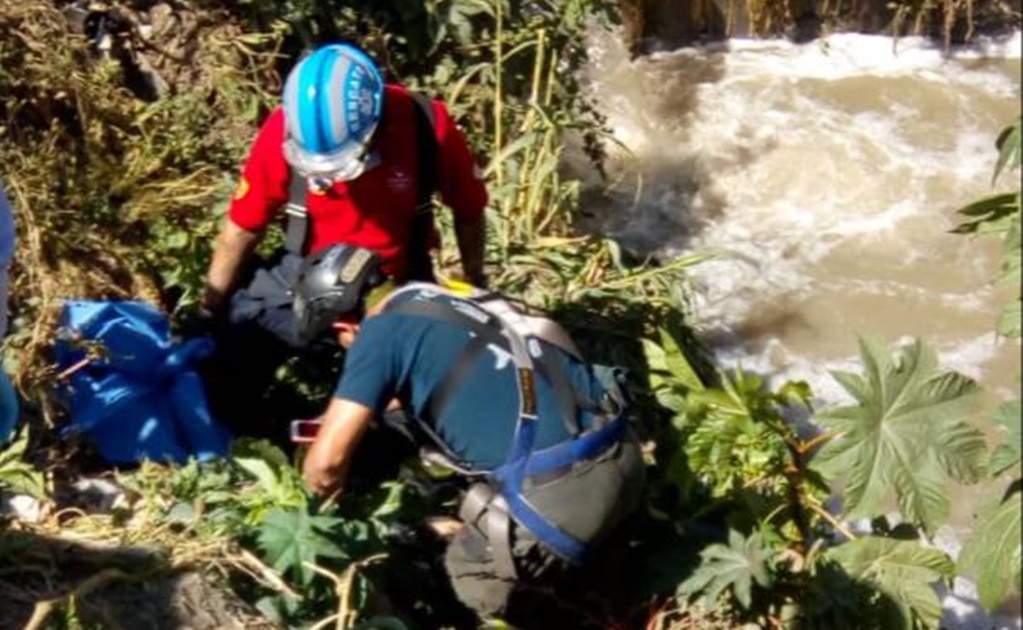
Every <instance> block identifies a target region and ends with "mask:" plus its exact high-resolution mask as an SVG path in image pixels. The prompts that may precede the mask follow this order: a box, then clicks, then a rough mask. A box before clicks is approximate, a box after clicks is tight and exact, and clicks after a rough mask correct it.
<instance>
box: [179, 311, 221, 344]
mask: <svg viewBox="0 0 1023 630" xmlns="http://www.w3.org/2000/svg"><path fill="white" fill-rule="evenodd" d="M219 320H220V318H219V317H217V315H216V314H215V313H213V312H212V311H210V310H209V309H206V308H203V307H200V308H198V309H196V310H194V311H192V312H190V313H187V314H185V315H182V316H181V317H180V318H179V319H178V325H177V326H176V330H177V333H178V335H180V336H181V338H182V339H191V338H192V337H209V336H212V335H213V333H214V331H215V330H216V328H217V326H218V324H219Z"/></svg>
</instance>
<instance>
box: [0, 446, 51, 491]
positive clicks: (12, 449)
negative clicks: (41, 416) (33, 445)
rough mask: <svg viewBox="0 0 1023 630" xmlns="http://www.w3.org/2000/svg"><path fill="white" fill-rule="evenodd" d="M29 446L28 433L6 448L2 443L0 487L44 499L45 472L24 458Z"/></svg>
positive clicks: (0, 452) (0, 449)
mask: <svg viewBox="0 0 1023 630" xmlns="http://www.w3.org/2000/svg"><path fill="white" fill-rule="evenodd" d="M27 447H28V434H27V433H22V435H21V437H20V438H18V439H17V440H15V441H14V442H13V443H12V444H10V445H9V446H7V447H6V448H4V447H3V445H2V444H0V488H2V489H5V490H8V491H11V492H15V493H23V494H27V495H30V496H32V497H34V498H36V499H42V498H44V497H45V496H46V484H45V483H44V481H43V474H42V473H41V472H39V471H38V470H36V469H35V468H34V467H33V466H32V465H31V464H29V463H27V462H25V461H24V460H23V459H22V457H23V456H24V455H25V449H26V448H27Z"/></svg>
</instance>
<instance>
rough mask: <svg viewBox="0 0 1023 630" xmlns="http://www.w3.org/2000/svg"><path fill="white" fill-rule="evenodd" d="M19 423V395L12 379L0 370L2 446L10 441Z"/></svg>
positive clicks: (0, 438)
mask: <svg viewBox="0 0 1023 630" xmlns="http://www.w3.org/2000/svg"><path fill="white" fill-rule="evenodd" d="M17 425H18V395H17V393H16V392H15V391H14V386H13V385H12V384H11V379H10V378H8V376H7V374H6V373H4V372H3V371H2V370H0V447H2V446H4V445H5V444H7V442H9V441H10V439H11V436H12V435H13V434H14V429H15V428H16V427H17Z"/></svg>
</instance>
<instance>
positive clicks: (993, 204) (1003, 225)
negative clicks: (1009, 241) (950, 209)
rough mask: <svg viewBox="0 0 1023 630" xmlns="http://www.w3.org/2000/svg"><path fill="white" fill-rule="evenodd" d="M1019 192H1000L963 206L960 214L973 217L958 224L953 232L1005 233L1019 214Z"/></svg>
mask: <svg viewBox="0 0 1023 630" xmlns="http://www.w3.org/2000/svg"><path fill="white" fill-rule="evenodd" d="M1019 210H1020V200H1019V193H1000V194H997V195H992V196H990V197H985V198H984V199H980V200H979V201H975V202H973V203H971V204H970V205H968V206H966V207H964V208H961V209H960V210H959V214H962V215H964V216H967V217H971V218H972V220H971V221H965V222H963V223H961V224H960V225H958V226H956V227H955V228H954V229H953V230H952V233H953V234H1004V233H1006V232H1008V231H1009V229H1010V228H1011V226H1012V221H1013V218H1014V217H1015V216H1017V215H1019Z"/></svg>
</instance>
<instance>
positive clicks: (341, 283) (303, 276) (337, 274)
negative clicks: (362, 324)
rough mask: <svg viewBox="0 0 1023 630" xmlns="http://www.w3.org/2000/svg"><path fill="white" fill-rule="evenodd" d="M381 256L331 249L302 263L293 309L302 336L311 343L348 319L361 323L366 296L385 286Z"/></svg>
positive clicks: (351, 248)
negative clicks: (375, 288)
mask: <svg viewBox="0 0 1023 630" xmlns="http://www.w3.org/2000/svg"><path fill="white" fill-rule="evenodd" d="M384 280H385V276H384V274H383V272H382V271H380V255H379V254H377V253H376V252H374V251H372V250H368V249H363V248H361V247H355V246H354V245H331V246H330V247H327V248H326V249H323V250H320V251H318V252H316V253H315V254H312V255H310V256H308V257H306V259H305V260H304V261H302V268H301V269H300V270H299V276H298V282H297V283H296V284H295V299H294V302H293V303H292V307H293V308H294V311H295V318H296V319H297V320H298V335H299V337H300V338H301V339H302V340H303V341H305V342H307V343H308V342H309V341H312V340H313V339H315V338H316V337H319V336H320V335H322V334H323V333H325V332H326V331H328V330H329V329H330V327H331V324H333V323H334V322H336V321H338V320H339V319H341V318H342V317H344V316H345V315H350V314H353V313H354V314H355V315H356V317H357V318H359V319H361V318H362V316H363V315H364V313H363V310H364V309H363V305H364V301H363V298H365V296H366V293H368V292H369V291H370V290H371V289H373V288H374V287H377V286H380V285H381V284H383V282H384Z"/></svg>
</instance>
